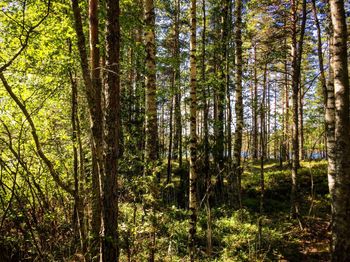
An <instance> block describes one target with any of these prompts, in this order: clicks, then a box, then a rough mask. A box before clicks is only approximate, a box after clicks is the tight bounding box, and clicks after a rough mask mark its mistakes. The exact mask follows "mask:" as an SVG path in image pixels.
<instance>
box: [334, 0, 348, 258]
mask: <svg viewBox="0 0 350 262" xmlns="http://www.w3.org/2000/svg"><path fill="white" fill-rule="evenodd" d="M329 2H330V8H331V18H332V27H333V39H332V40H333V48H332V49H333V50H332V54H333V57H332V66H333V74H334V95H335V158H336V161H335V164H336V174H335V181H334V182H335V184H334V191H333V192H334V195H333V207H334V215H333V242H332V244H333V253H332V261H349V260H350V238H349V235H350V220H349V217H350V182H349V181H350V130H349V124H350V123H349V73H348V60H347V57H348V56H347V28H346V16H345V10H344V1H342V0H330V1H329Z"/></svg>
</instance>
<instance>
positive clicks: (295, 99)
mask: <svg viewBox="0 0 350 262" xmlns="http://www.w3.org/2000/svg"><path fill="white" fill-rule="evenodd" d="M291 1H292V70H293V72H292V103H293V130H294V132H293V138H292V145H293V158H292V191H291V214H292V215H293V216H294V215H296V216H299V207H298V168H299V165H300V164H299V132H298V129H299V117H298V114H299V110H298V104H299V85H300V66H301V56H302V49H303V40H304V33H305V24H306V0H303V17H302V24H301V28H300V30H299V31H300V36H299V41H297V34H298V31H297V21H298V6H297V3H296V0H291Z"/></svg>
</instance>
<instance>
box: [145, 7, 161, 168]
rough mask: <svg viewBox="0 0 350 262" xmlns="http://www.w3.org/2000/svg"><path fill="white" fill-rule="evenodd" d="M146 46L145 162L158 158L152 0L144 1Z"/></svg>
mask: <svg viewBox="0 0 350 262" xmlns="http://www.w3.org/2000/svg"><path fill="white" fill-rule="evenodd" d="M144 8H145V45H146V148H145V154H146V156H145V157H146V161H151V162H152V164H155V163H154V161H156V160H157V158H158V146H159V145H158V124H157V103H156V45H155V13H154V3H153V0H144Z"/></svg>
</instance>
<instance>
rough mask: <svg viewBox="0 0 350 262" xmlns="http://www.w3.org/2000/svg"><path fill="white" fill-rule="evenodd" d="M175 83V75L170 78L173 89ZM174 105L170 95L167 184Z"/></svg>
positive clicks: (168, 181)
mask: <svg viewBox="0 0 350 262" xmlns="http://www.w3.org/2000/svg"><path fill="white" fill-rule="evenodd" d="M174 82H175V74H173V77H172V86H173V87H174ZM173 105H174V97H173V95H171V100H170V110H169V114H170V116H169V144H168V165H167V179H166V180H167V184H169V183H171V154H172V146H173V107H174V106H173Z"/></svg>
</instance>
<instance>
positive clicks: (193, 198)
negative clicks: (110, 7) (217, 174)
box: [189, 0, 197, 262]
mask: <svg viewBox="0 0 350 262" xmlns="http://www.w3.org/2000/svg"><path fill="white" fill-rule="evenodd" d="M196 16H197V15H196V0H191V16H190V17H191V18H190V19H191V22H190V24H191V39H190V98H191V106H190V194H189V209H190V216H191V218H190V232H189V234H190V236H189V249H190V260H191V262H193V261H195V257H196V239H195V236H196V223H197V192H196V191H197V190H196V188H197V170H196V169H197V168H196V161H197V134H196V126H197V121H196V116H197V110H196V108H197V94H196V93H197V92H196V88H197V66H196V60H197V59H196V30H197V17H196Z"/></svg>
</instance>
